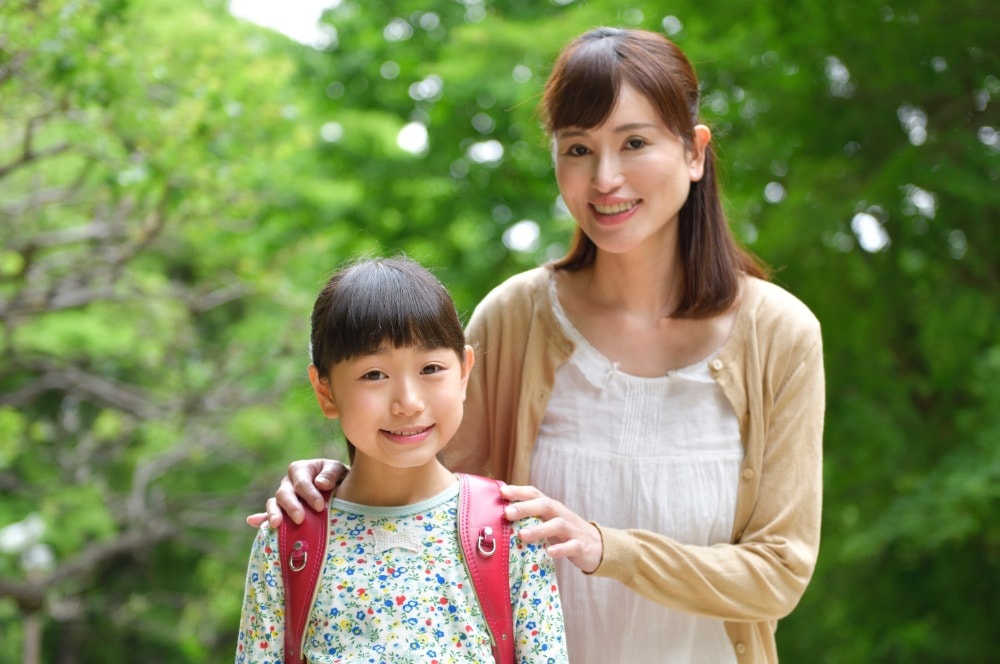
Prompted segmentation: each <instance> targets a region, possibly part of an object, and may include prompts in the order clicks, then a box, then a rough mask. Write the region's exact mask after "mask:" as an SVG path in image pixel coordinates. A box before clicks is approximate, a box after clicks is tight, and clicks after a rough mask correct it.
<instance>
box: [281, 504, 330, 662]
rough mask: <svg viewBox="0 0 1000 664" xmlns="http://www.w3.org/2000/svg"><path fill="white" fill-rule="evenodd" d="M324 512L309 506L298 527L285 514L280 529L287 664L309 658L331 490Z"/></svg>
mask: <svg viewBox="0 0 1000 664" xmlns="http://www.w3.org/2000/svg"><path fill="white" fill-rule="evenodd" d="M322 493H323V510H322V511H319V512H314V511H313V510H312V509H311V508H309V507H308V506H306V508H305V510H304V512H305V518H304V519H303V520H302V523H301V524H298V525H296V524H295V522H293V521H292V520H291V519H290V518H288V515H287V514H285V515H284V518H283V519H282V520H281V527H280V528H279V529H278V556H279V560H280V561H281V580H282V581H283V582H284V586H285V660H284V661H285V662H286V664H299V662H304V661H305V659H304V658H303V655H302V649H303V647H304V645H305V640H306V625H308V624H309V614H310V612H311V611H312V606H313V603H314V602H315V601H316V590H317V588H318V583H317V581H319V575H320V573H321V572H322V571H323V561H324V559H325V558H326V555H325V554H326V540H327V534H328V533H327V524H328V522H329V514H328V511H327V509H326V506H327V505H329V503H330V494H331V492H330V491H323V492H322Z"/></svg>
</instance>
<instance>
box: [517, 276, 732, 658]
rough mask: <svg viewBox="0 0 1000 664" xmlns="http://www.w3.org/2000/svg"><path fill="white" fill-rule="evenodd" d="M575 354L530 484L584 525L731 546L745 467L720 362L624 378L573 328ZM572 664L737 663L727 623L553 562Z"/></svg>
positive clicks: (560, 374)
mask: <svg viewBox="0 0 1000 664" xmlns="http://www.w3.org/2000/svg"><path fill="white" fill-rule="evenodd" d="M550 289H551V295H552V302H553V303H554V304H553V306H554V308H555V314H556V318H557V319H558V321H559V323H560V325H561V326H562V327H563V328H564V330H565V331H566V334H567V335H568V336H569V338H570V339H571V340H572V341H573V342H574V343H575V344H576V349H575V350H574V352H573V354H572V355H571V356H570V358H569V360H568V361H567V362H566V363H565V364H563V365H562V366H561V367H560V368H559V369H558V371H557V372H556V377H555V385H554V386H553V390H552V395H551V397H550V399H549V404H548V409H547V411H546V413H545V418H544V420H543V421H542V425H541V428H540V430H539V434H538V440H537V442H536V445H535V449H534V452H533V456H532V461H531V483H532V484H533V485H534V486H536V487H538V488H539V489H540V490H541V491H543V492H544V493H546V494H547V495H549V496H551V497H553V498H555V499H557V500H559V501H561V502H563V503H564V504H566V505H567V506H568V507H569V508H570V509H572V510H574V511H575V512H577V513H578V514H580V515H582V516H583V517H585V518H587V519H589V520H591V521H594V522H596V523H599V524H601V525H602V526H607V527H611V528H640V529H643V530H650V531H654V532H658V533H662V534H664V535H667V536H668V537H671V538H673V539H675V540H677V541H678V542H681V543H683V544H691V545H698V546H710V545H712V544H720V543H728V542H729V541H730V537H731V534H732V528H733V518H734V514H735V510H736V489H737V485H738V482H739V468H740V464H741V462H742V460H743V445H742V442H741V440H740V432H739V423H738V421H737V419H736V415H735V413H734V412H733V409H732V406H731V405H730V403H729V402H728V401H727V400H726V398H725V396H724V395H723V393H722V390H721V389H720V388H719V386H718V384H717V383H716V382H715V381H714V380H713V379H712V376H711V373H710V372H709V368H708V364H709V362H710V361H711V359H712V358H711V357H709V358H706V359H704V360H702V361H701V362H698V363H697V364H694V365H692V366H690V367H686V368H683V369H679V370H677V371H671V372H669V373H668V374H667V375H666V376H661V377H658V378H642V377H637V376H633V375H630V374H626V373H623V372H622V371H620V370H619V369H618V368H617V366H616V365H615V364H614V363H612V362H610V361H609V360H608V359H607V358H605V357H604V356H603V355H601V353H600V352H598V351H597V349H595V348H594V347H593V346H591V345H590V344H589V343H588V342H587V340H586V339H585V338H584V337H583V336H582V335H581V334H580V332H579V331H578V330H576V328H574V327H573V325H572V324H571V323H570V321H569V319H568V318H567V317H566V314H565V312H564V311H563V310H562V307H561V305H560V304H559V298H558V296H557V293H556V286H555V281H554V280H553V281H552V282H551V283H550ZM556 575H557V578H558V581H559V589H560V594H561V596H562V605H563V612H564V616H565V623H566V640H567V644H568V646H569V655H570V661H571V662H573V664H585V663H588V662H594V663H595V664H596V663H598V662H599V663H601V664H606V663H607V662H630V663H633V664H643V663H646V662H650V663H651V662H657V663H659V662H684V663H691V664H696V663H699V662H704V663H706V664H725V663H727V662H733V663H735V662H736V656H735V654H734V652H733V647H732V644H731V643H730V641H729V638H728V637H727V635H726V632H725V628H724V626H723V621H722V620H718V619H712V618H703V617H700V616H696V615H693V614H688V613H683V612H680V611H675V610H672V609H668V608H666V607H663V606H660V605H658V604H655V603H653V602H651V601H649V600H647V599H645V598H643V597H641V596H639V595H638V594H636V593H634V592H633V591H631V590H629V589H628V588H626V587H625V586H624V585H622V584H620V583H618V582H616V581H613V580H611V579H603V578H598V577H594V576H588V575H585V574H583V573H582V572H580V571H579V570H578V569H577V568H576V567H574V566H573V565H572V563H570V562H568V561H566V560H562V559H561V560H557V561H556Z"/></svg>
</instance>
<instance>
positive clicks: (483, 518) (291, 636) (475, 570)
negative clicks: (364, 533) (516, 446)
mask: <svg viewBox="0 0 1000 664" xmlns="http://www.w3.org/2000/svg"><path fill="white" fill-rule="evenodd" d="M458 479H459V483H460V487H459V497H458V534H459V541H460V542H461V545H462V555H463V558H464V559H465V565H466V568H467V569H468V570H469V576H470V577H471V578H472V584H473V586H474V587H475V589H476V596H477V597H478V598H479V605H480V606H481V607H482V609H483V615H484V616H485V617H486V624H487V625H488V626H489V630H490V640H491V643H492V645H493V658H494V659H495V660H496V662H497V664H513V661H514V620H513V614H512V609H511V603H510V580H509V569H508V566H509V560H510V558H509V553H510V522H508V521H507V519H506V517H504V514H503V508H504V505H506V504H507V501H506V500H504V499H503V498H502V497H501V496H500V487H501V486H503V482H500V481H499V480H493V479H489V478H486V477H480V476H479V475H465V474H459V475H458ZM323 498H324V499H325V502H326V504H329V501H330V492H324V493H323ZM326 540H327V510H326V509H325V508H324V509H323V510H322V511H320V512H314V511H312V510H310V509H307V510H305V519H303V521H302V523H301V524H300V525H296V524H295V523H294V522H292V520H291V519H289V518H285V519H282V521H281V528H280V529H279V531H278V552H279V555H280V557H281V578H282V580H283V581H284V584H285V664H300V662H304V661H305V660H304V658H303V656H302V649H303V647H304V645H305V638H306V625H307V624H308V623H309V613H310V611H312V606H313V603H314V602H315V601H316V590H317V587H318V584H317V582H318V581H319V575H320V574H321V573H322V570H323V560H324V558H325V557H326V556H325V554H326Z"/></svg>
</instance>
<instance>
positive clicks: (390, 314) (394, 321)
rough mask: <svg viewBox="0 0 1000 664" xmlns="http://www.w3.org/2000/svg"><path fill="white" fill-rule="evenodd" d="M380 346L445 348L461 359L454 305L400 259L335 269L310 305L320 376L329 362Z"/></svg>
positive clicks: (419, 269) (416, 267)
mask: <svg viewBox="0 0 1000 664" xmlns="http://www.w3.org/2000/svg"><path fill="white" fill-rule="evenodd" d="M385 345H389V346H393V347H400V346H424V347H427V348H450V349H452V350H454V351H455V352H456V353H458V355H459V357H462V358H464V353H465V333H464V331H463V330H462V323H461V321H460V320H459V318H458V312H457V311H456V309H455V303H454V301H453V300H452V299H451V296H450V295H449V294H448V291H447V290H446V289H445V287H444V286H443V285H442V284H441V282H439V281H438V280H437V279H436V278H435V277H434V275H432V274H431V273H430V272H429V271H428V270H427V268H425V267H423V266H422V265H420V264H419V263H417V262H415V261H413V260H411V259H409V258H406V257H404V256H397V257H393V258H367V259H362V260H359V261H356V262H353V263H350V264H348V265H346V266H344V267H342V268H340V269H339V270H337V271H336V272H335V273H334V274H333V276H332V277H330V280H329V281H327V283H326V286H324V287H323V290H322V291H321V292H320V294H319V296H318V297H317V298H316V303H315V305H314V306H313V311H312V325H311V332H310V348H311V354H312V363H313V364H314V365H315V366H316V369H317V371H318V372H319V375H320V377H321V378H329V375H330V368H331V367H332V366H333V365H334V364H336V363H338V362H343V361H345V360H349V359H351V358H353V357H357V356H359V355H367V354H370V353H374V352H377V351H378V350H379V349H380V348H382V347H383V346H385Z"/></svg>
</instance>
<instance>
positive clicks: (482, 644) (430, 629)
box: [236, 483, 568, 664]
mask: <svg viewBox="0 0 1000 664" xmlns="http://www.w3.org/2000/svg"><path fill="white" fill-rule="evenodd" d="M329 518H330V535H329V539H328V541H327V552H326V561H325V564H324V567H323V573H322V576H321V578H320V582H319V588H318V591H317V596H316V602H315V604H314V605H313V610H312V614H311V616H310V620H309V624H308V626H307V628H306V638H305V647H304V649H303V655H304V656H305V660H306V662H308V663H309V664H335V663H341V662H343V663H347V662H350V663H351V664H361V663H369V662H370V663H372V664H383V663H395V662H425V663H433V664H450V663H459V662H469V663H475V664H483V663H484V662H492V661H493V656H492V652H491V648H490V636H489V630H488V628H487V626H486V619H485V618H484V617H483V613H482V610H481V609H480V607H479V602H478V600H477V599H476V593H475V589H474V587H473V585H472V581H471V579H470V578H469V573H468V571H467V569H466V567H465V564H464V562H463V560H462V553H461V545H460V544H459V540H458V484H457V483H456V484H455V485H454V486H453V487H450V488H449V489H447V490H445V491H444V492H442V493H440V494H438V495H437V496H435V497H433V498H430V499H428V500H426V501H423V502H420V503H417V504H414V505H406V506H403V507H369V506H365V505H357V504H354V503H349V502H346V501H343V500H340V499H337V498H334V499H333V500H332V501H331V503H330V512H329ZM521 525H525V524H521ZM517 529H518V528H517V525H515V528H514V530H515V531H516V530H517ZM281 562H282V561H281V560H280V558H279V557H278V536H277V531H272V530H270V529H269V528H268V526H267V524H266V523H265V524H264V525H263V526H261V528H260V530H259V531H258V533H257V537H256V539H255V540H254V544H253V550H252V551H251V554H250V563H249V566H248V569H247V581H246V592H245V595H244V599H243V612H242V615H241V616H240V631H239V640H238V644H237V651H236V663H237V664H281V662H282V658H283V655H284V588H283V584H282V579H281ZM510 589H511V603H512V605H513V615H514V639H515V661H517V662H520V663H531V664H559V663H564V662H567V661H568V659H567V655H566V644H565V640H564V637H563V618H562V608H561V606H560V603H559V593H558V589H557V586H556V577H555V573H554V570H553V564H552V559H551V558H549V556H548V554H547V553H546V552H545V549H544V547H542V546H540V545H535V544H525V543H524V542H522V541H521V540H520V539H519V538H518V537H517V536H516V535H515V534H512V536H511V546H510Z"/></svg>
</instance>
